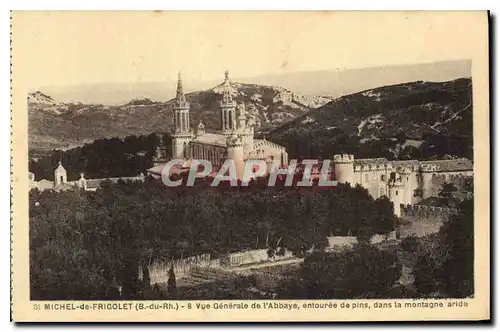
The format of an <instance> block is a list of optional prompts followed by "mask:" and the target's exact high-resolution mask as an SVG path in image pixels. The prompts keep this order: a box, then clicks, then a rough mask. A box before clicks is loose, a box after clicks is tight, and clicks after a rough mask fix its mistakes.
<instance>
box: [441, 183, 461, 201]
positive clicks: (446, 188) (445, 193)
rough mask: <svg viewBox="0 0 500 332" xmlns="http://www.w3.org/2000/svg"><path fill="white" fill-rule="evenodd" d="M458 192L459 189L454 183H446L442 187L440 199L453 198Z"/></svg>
mask: <svg viewBox="0 0 500 332" xmlns="http://www.w3.org/2000/svg"><path fill="white" fill-rule="evenodd" d="M456 191H457V188H456V187H455V185H454V184H453V183H449V182H445V183H443V184H442V185H441V189H440V190H439V193H438V195H439V197H443V198H447V199H450V198H453V194H454V193H455V192H456Z"/></svg>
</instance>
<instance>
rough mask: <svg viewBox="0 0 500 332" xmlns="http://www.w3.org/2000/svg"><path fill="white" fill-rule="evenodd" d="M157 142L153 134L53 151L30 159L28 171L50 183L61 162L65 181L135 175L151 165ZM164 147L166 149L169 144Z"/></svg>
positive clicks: (156, 136) (167, 139) (167, 136)
mask: <svg viewBox="0 0 500 332" xmlns="http://www.w3.org/2000/svg"><path fill="white" fill-rule="evenodd" d="M162 138H163V141H164V142H170V140H171V137H170V135H169V134H164V135H163V137H162ZM159 142H160V138H159V136H158V135H156V134H150V135H147V136H127V137H126V138H125V139H119V138H110V139H98V140H96V141H94V142H92V143H89V144H85V145H83V146H81V147H77V148H74V149H70V150H67V151H61V150H54V151H52V153H50V154H47V155H44V156H42V157H40V158H39V159H33V158H32V159H31V160H30V163H29V170H30V172H32V173H34V174H35V179H36V180H37V181H38V180H41V179H47V180H51V181H53V180H54V169H55V168H56V167H57V163H58V162H59V161H62V163H63V165H64V168H65V169H66V171H67V172H68V181H73V180H76V179H78V178H79V177H80V175H79V174H80V173H81V172H83V173H85V177H86V178H88V179H89V178H94V179H95V178H105V177H120V176H137V175H139V174H140V173H144V172H145V171H146V169H148V168H150V167H152V166H153V156H154V154H155V151H156V147H157V146H158V143H159ZM166 148H167V149H170V144H167V145H166ZM168 153H169V150H168V151H167V154H168Z"/></svg>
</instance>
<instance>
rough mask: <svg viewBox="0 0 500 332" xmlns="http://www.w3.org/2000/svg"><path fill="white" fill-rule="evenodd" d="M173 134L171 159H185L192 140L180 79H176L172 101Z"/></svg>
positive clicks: (187, 109) (186, 104)
mask: <svg viewBox="0 0 500 332" xmlns="http://www.w3.org/2000/svg"><path fill="white" fill-rule="evenodd" d="M173 109H174V134H173V135H172V136H173V139H172V157H173V158H174V159H182V158H187V157H188V156H187V150H188V144H189V142H190V141H191V140H192V139H193V133H192V132H191V128H190V124H189V103H188V102H187V101H186V96H185V95H184V89H183V86H182V78H181V74H180V73H179V75H178V78H177V94H176V96H175V101H174V107H173Z"/></svg>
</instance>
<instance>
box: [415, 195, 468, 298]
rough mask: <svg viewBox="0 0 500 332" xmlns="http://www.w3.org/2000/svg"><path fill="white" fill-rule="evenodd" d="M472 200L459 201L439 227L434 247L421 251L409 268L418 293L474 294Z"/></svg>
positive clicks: (451, 295) (452, 295)
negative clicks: (455, 208)
mask: <svg viewBox="0 0 500 332" xmlns="http://www.w3.org/2000/svg"><path fill="white" fill-rule="evenodd" d="M473 206H474V202H473V200H465V201H463V202H462V203H461V204H460V205H459V213H458V214H453V215H451V216H450V217H449V219H448V221H446V222H445V223H444V224H443V226H442V227H441V229H440V230H439V233H438V236H437V239H436V241H435V242H436V243H435V245H434V248H429V249H428V250H426V251H424V252H422V253H421V254H420V255H419V256H418V258H417V261H416V264H415V266H414V269H413V274H414V276H415V283H414V284H415V287H416V288H417V290H418V291H419V292H420V294H421V295H422V296H429V295H433V294H437V293H439V294H441V296H443V297H448V298H449V297H452V298H464V297H467V296H470V295H473V294H474V213H473Z"/></svg>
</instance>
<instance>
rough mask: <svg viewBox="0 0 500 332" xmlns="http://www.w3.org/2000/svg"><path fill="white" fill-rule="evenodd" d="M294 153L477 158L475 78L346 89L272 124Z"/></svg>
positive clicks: (273, 134)
mask: <svg viewBox="0 0 500 332" xmlns="http://www.w3.org/2000/svg"><path fill="white" fill-rule="evenodd" d="M266 135H267V137H268V138H269V139H270V140H272V141H274V142H277V143H279V144H282V145H284V146H285V147H286V148H287V149H288V151H289V153H290V155H291V156H293V157H300V156H303V157H318V156H319V157H323V158H328V157H331V156H332V155H333V154H335V153H354V154H355V155H356V156H357V157H358V158H359V157H387V158H391V159H393V158H401V159H408V158H440V157H445V156H448V157H453V156H464V157H468V158H471V159H472V82H471V79H469V78H462V79H456V80H453V81H448V82H439V83H435V82H423V81H418V82H413V83H405V84H398V85H391V86H384V87H380V88H376V89H370V90H366V91H363V92H359V93H354V94H351V95H346V96H343V97H340V98H338V99H335V100H333V101H331V102H330V103H328V104H326V105H324V106H322V107H320V108H318V109H315V110H313V111H311V112H309V113H307V114H304V115H302V116H299V117H298V118H296V119H294V120H292V121H290V122H288V123H286V124H284V125H282V126H280V127H278V128H275V129H272V130H270V131H269V132H268V133H267V134H266Z"/></svg>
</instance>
